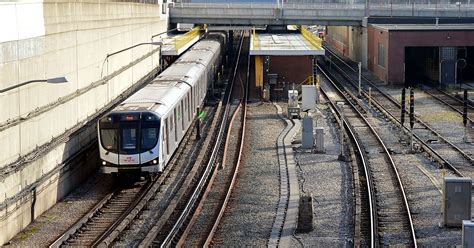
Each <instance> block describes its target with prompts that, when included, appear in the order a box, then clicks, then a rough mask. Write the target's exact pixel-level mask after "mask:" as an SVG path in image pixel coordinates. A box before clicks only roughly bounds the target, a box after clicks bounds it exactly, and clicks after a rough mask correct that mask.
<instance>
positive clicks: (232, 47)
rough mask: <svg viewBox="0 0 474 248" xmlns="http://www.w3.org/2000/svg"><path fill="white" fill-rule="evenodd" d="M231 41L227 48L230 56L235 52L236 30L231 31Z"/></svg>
mask: <svg viewBox="0 0 474 248" xmlns="http://www.w3.org/2000/svg"><path fill="white" fill-rule="evenodd" d="M228 39H229V41H228V42H227V44H228V45H227V47H228V51H229V53H230V54H232V53H233V50H234V30H229V38H228Z"/></svg>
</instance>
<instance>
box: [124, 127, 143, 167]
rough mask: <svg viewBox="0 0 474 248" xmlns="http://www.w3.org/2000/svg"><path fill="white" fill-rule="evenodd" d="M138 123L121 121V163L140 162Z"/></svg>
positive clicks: (131, 163)
mask: <svg viewBox="0 0 474 248" xmlns="http://www.w3.org/2000/svg"><path fill="white" fill-rule="evenodd" d="M138 132H139V130H138V124H137V123H135V122H122V123H120V133H119V135H120V139H119V146H120V154H119V163H120V164H121V165H137V164H140V155H139V152H138V151H139V150H138V149H139V147H138V140H139V138H138Z"/></svg>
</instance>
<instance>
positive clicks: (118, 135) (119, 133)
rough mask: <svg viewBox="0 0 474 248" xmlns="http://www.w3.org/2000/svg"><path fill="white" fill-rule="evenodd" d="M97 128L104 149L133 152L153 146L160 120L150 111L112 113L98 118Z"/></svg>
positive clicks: (124, 152)
mask: <svg viewBox="0 0 474 248" xmlns="http://www.w3.org/2000/svg"><path fill="white" fill-rule="evenodd" d="M99 128H100V140H101V143H102V147H103V148H104V149H105V150H107V151H109V152H114V153H120V154H133V153H138V152H146V151H149V150H152V149H153V148H155V146H156V144H157V143H158V137H159V130H160V120H159V119H158V117H156V116H155V115H153V114H150V113H131V114H112V115H110V116H107V117H104V118H102V119H101V120H100V124H99Z"/></svg>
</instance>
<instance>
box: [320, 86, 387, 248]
mask: <svg viewBox="0 0 474 248" xmlns="http://www.w3.org/2000/svg"><path fill="white" fill-rule="evenodd" d="M320 90H321V93H322V94H323V95H324V97H325V98H326V99H328V102H329V104H330V105H331V109H332V110H333V111H334V112H335V113H336V115H337V116H338V117H339V122H340V121H341V113H340V111H339V109H338V108H337V107H336V105H335V103H334V102H333V101H332V100H331V99H330V98H329V96H328V94H327V93H326V92H325V91H324V90H323V89H322V88H320ZM344 129H345V130H346V133H347V134H348V136H349V137H350V138H351V140H353V141H354V144H355V145H356V148H357V151H358V153H357V154H358V156H359V158H360V160H361V162H362V167H363V168H364V175H365V181H366V184H367V192H366V193H367V195H368V203H369V213H370V214H369V215H370V247H372V248H374V247H376V246H377V244H376V242H377V238H376V237H378V226H377V217H376V216H377V213H376V212H377V210H376V207H375V206H376V202H375V193H374V186H373V179H372V177H371V176H370V174H369V169H368V166H369V165H368V161H367V157H366V154H365V152H364V149H362V146H361V144H360V142H359V139H358V138H357V136H356V135H355V131H354V130H353V128H352V126H351V125H349V124H348V122H347V120H346V119H344Z"/></svg>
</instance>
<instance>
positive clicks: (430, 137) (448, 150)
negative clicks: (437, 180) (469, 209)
mask: <svg viewBox="0 0 474 248" xmlns="http://www.w3.org/2000/svg"><path fill="white" fill-rule="evenodd" d="M327 51H330V50H327ZM331 53H332V52H331ZM332 58H337V59H336V60H334V59H333V60H332V63H331V65H330V66H327V65H324V64H321V63H320V65H321V67H323V68H325V69H327V70H329V71H331V73H330V77H332V78H333V79H335V80H336V81H338V82H340V83H341V84H343V85H346V87H349V88H350V91H352V92H357V90H358V89H357V84H356V82H357V80H356V77H357V75H356V74H355V70H354V68H353V67H352V66H351V65H349V64H348V63H346V62H345V60H344V59H342V58H339V57H337V54H335V53H332ZM347 69H348V70H349V71H348V70H347ZM336 72H337V73H336ZM362 79H363V82H366V83H367V84H366V85H365V84H363V85H362V86H363V87H362V97H363V99H364V100H365V101H366V102H368V98H369V94H368V90H367V89H368V87H371V88H372V89H374V90H373V91H372V94H371V98H372V100H371V101H372V103H373V104H372V105H373V106H374V107H375V108H376V109H378V110H379V111H380V113H381V114H383V115H384V116H385V117H386V118H388V120H390V121H392V122H393V123H394V124H395V125H397V126H399V127H400V128H401V130H402V131H403V132H404V133H405V134H406V135H409V133H410V130H409V129H408V127H406V126H403V127H402V126H401V123H400V121H399V120H398V118H397V117H398V116H399V113H400V109H401V105H400V104H399V103H398V102H397V101H396V100H395V99H394V98H393V97H391V96H390V95H388V94H387V93H385V92H384V91H382V90H381V89H379V88H378V87H377V86H376V85H375V84H374V83H373V82H372V81H371V80H370V79H368V78H366V77H365V76H362ZM343 82H344V83H343ZM415 118H416V123H417V124H418V125H417V126H416V128H414V129H413V137H414V139H415V140H416V141H417V142H418V144H419V145H420V147H421V149H422V150H424V151H425V152H427V153H428V154H429V155H430V156H431V157H433V158H434V159H435V160H437V161H438V162H439V163H440V164H441V165H442V166H443V167H446V168H449V169H451V170H453V171H454V173H455V174H457V175H458V176H464V175H470V176H472V175H474V174H473V173H474V171H473V170H472V165H474V160H473V158H472V155H471V154H470V152H469V151H465V150H463V149H462V148H460V147H459V146H458V145H456V144H454V143H452V142H450V141H448V140H447V139H446V138H445V137H443V136H442V135H441V134H440V133H439V132H437V131H435V130H433V129H432V128H431V127H429V126H428V125H427V124H426V123H424V122H423V121H421V120H420V119H419V118H417V117H416V115H415ZM469 165H470V166H469Z"/></svg>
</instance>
